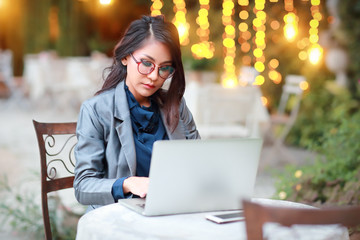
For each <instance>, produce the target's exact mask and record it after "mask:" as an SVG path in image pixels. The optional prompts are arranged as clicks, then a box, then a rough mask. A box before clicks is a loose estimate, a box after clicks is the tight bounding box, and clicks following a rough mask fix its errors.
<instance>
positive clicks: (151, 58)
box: [143, 54, 172, 65]
mask: <svg viewBox="0 0 360 240" xmlns="http://www.w3.org/2000/svg"><path fill="white" fill-rule="evenodd" d="M143 55H144V56H145V57H147V58H149V59H150V60H152V61H154V62H155V59H154V58H153V57H151V56H149V55H147V54H143ZM165 63H172V61H171V60H169V61H164V62H162V63H160V64H159V65H161V64H165Z"/></svg>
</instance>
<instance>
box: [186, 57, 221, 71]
mask: <svg viewBox="0 0 360 240" xmlns="http://www.w3.org/2000/svg"><path fill="white" fill-rule="evenodd" d="M183 61H184V68H185V69H191V70H201V71H206V70H214V69H215V68H216V66H217V63H218V62H219V61H218V59H217V58H212V59H206V58H202V59H194V58H193V57H183Z"/></svg>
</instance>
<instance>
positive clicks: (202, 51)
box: [191, 0, 215, 59]
mask: <svg viewBox="0 0 360 240" xmlns="http://www.w3.org/2000/svg"><path fill="white" fill-rule="evenodd" d="M199 3H200V10H199V12H198V15H199V16H198V17H197V18H196V23H197V24H198V25H199V28H198V29H197V30H196V34H197V35H198V36H199V38H200V43H197V44H194V45H192V46H191V52H192V53H193V55H194V57H195V58H198V59H201V58H207V59H210V58H212V57H214V52H215V47H214V44H213V43H212V42H209V35H210V30H209V27H210V24H209V20H208V15H209V9H210V4H209V0H199Z"/></svg>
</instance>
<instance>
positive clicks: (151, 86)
mask: <svg viewBox="0 0 360 240" xmlns="http://www.w3.org/2000/svg"><path fill="white" fill-rule="evenodd" d="M144 86H145V87H146V88H149V89H153V88H155V86H154V85H150V84H144Z"/></svg>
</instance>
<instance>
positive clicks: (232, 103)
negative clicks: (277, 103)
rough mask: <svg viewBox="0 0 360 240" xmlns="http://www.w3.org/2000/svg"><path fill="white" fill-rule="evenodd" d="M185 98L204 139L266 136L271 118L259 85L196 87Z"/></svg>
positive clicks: (207, 85) (186, 93) (205, 85)
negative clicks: (262, 100)
mask: <svg viewBox="0 0 360 240" xmlns="http://www.w3.org/2000/svg"><path fill="white" fill-rule="evenodd" d="M184 96H185V99H186V102H187V105H188V107H189V109H190V110H191V112H192V114H193V117H194V119H195V122H196V126H197V128H198V130H199V132H200V135H201V137H202V138H204V139H205V138H221V137H262V129H261V126H262V124H263V123H266V122H268V121H269V115H268V112H267V110H266V108H265V107H264V106H263V105H262V102H261V90H260V89H259V88H258V87H257V86H244V87H242V86H237V87H234V88H224V87H223V86H222V85H221V84H216V83H213V84H211V83H208V84H202V85H195V84H193V87H192V88H190V87H189V88H187V89H186V92H185V95H184Z"/></svg>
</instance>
